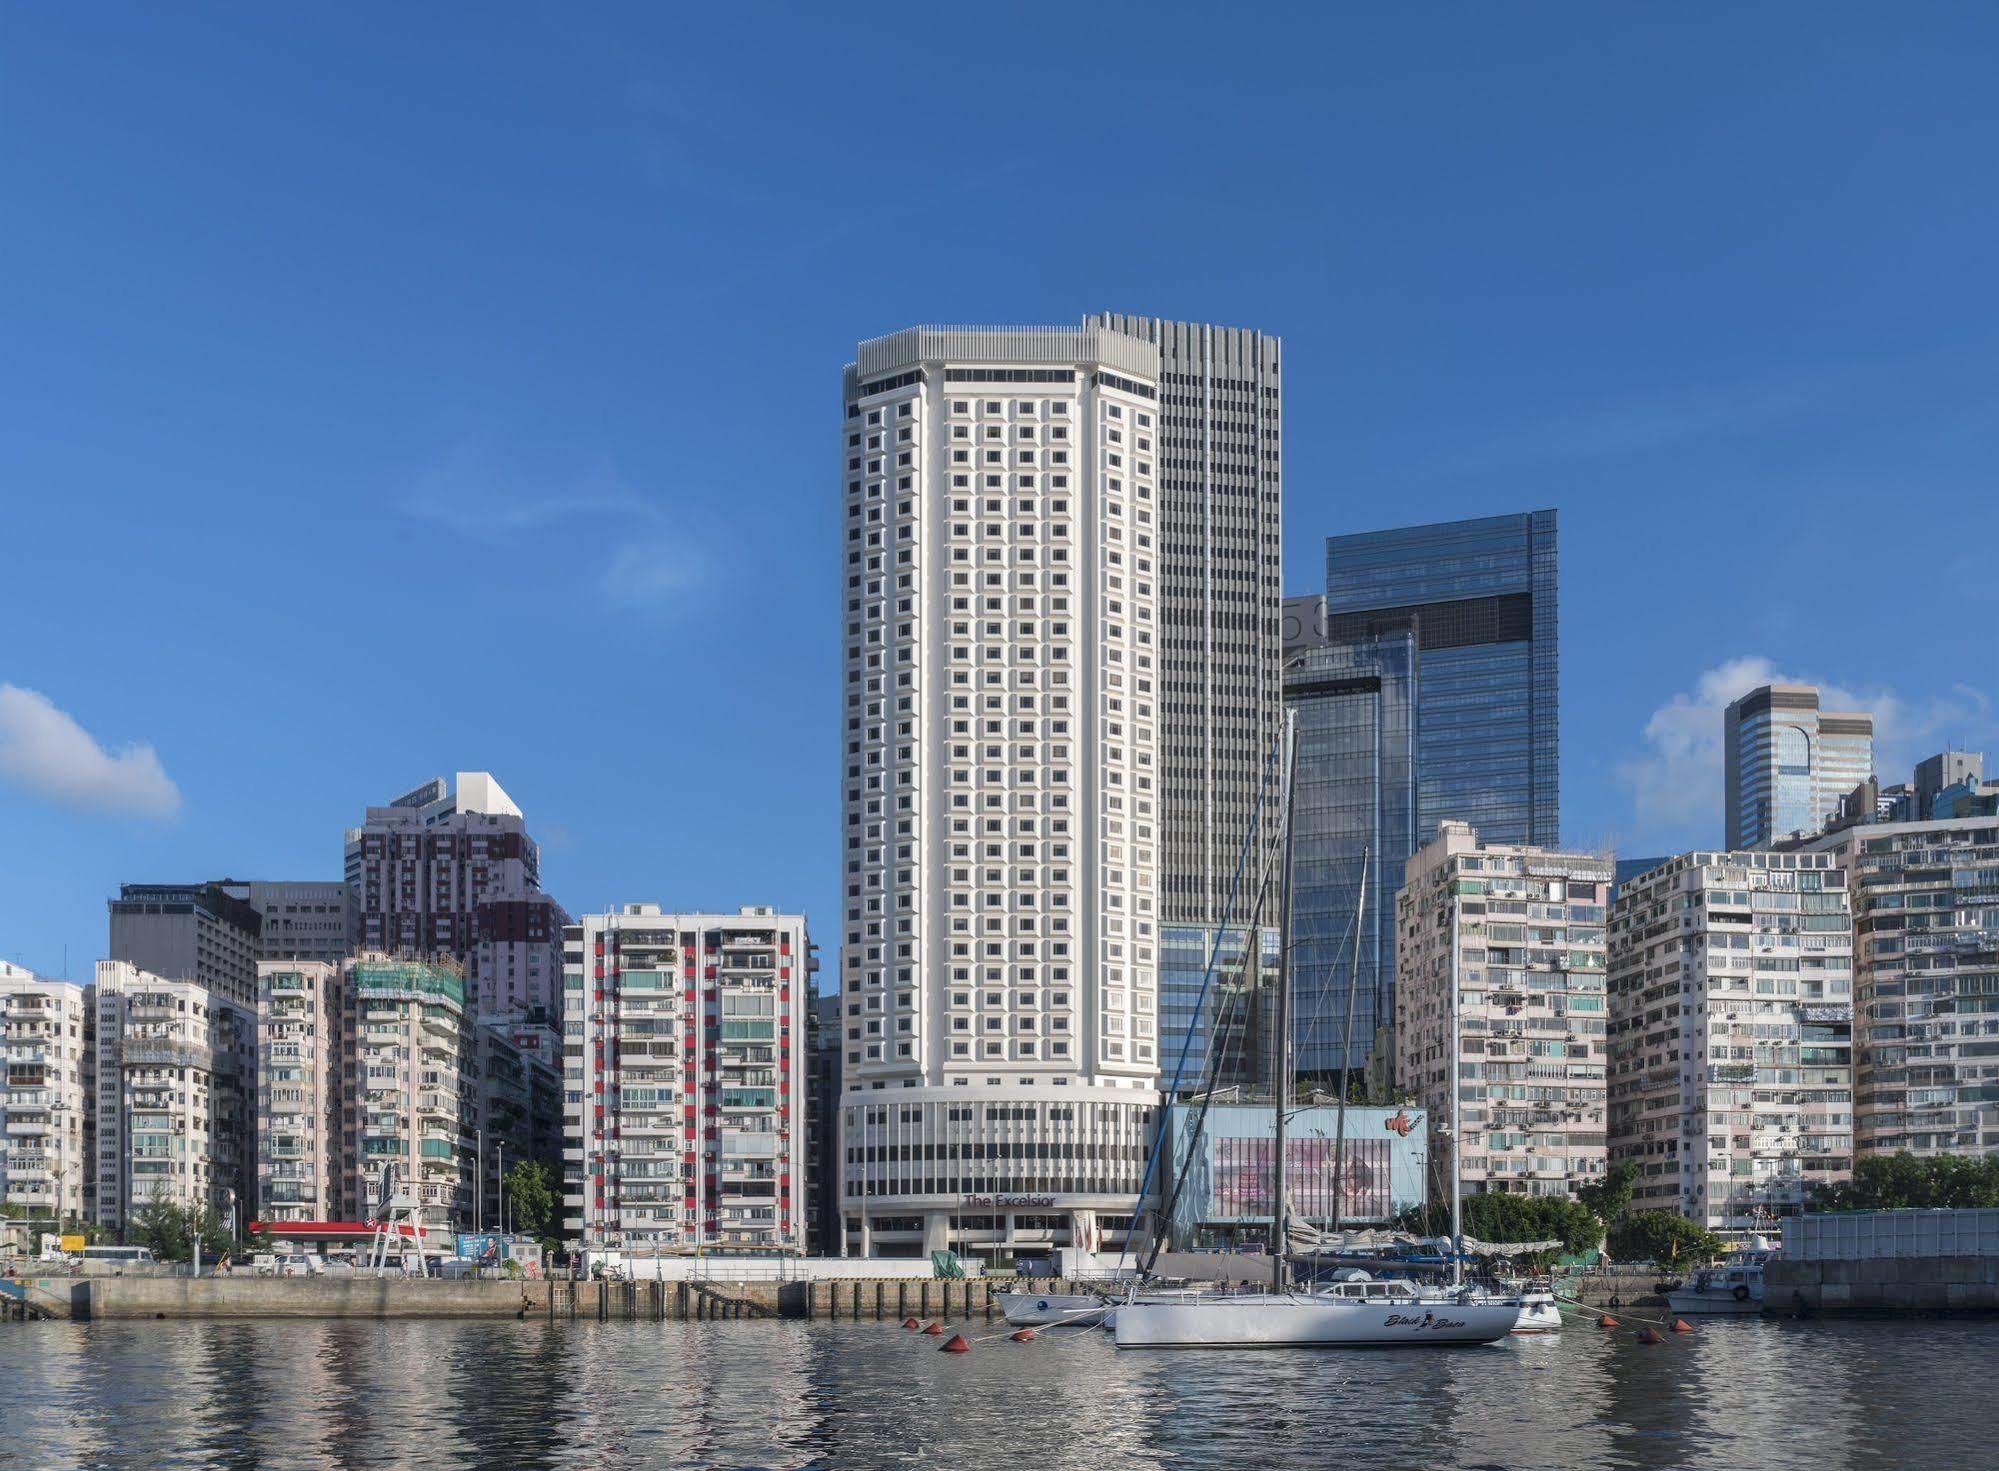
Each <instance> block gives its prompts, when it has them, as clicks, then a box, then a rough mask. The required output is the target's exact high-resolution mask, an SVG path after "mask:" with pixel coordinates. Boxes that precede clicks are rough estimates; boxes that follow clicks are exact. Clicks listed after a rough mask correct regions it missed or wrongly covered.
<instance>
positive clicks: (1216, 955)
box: [1159, 881, 1279, 1096]
mask: <svg viewBox="0 0 1999 1471" xmlns="http://www.w3.org/2000/svg"><path fill="white" fill-rule="evenodd" d="M1271 887H1272V893H1271V895H1270V898H1269V901H1268V903H1267V904H1266V905H1265V917H1266V918H1267V919H1269V920H1270V921H1271V922H1270V923H1268V924H1259V925H1257V926H1256V928H1255V930H1254V931H1253V933H1254V934H1255V935H1256V936H1257V939H1258V943H1257V944H1256V945H1255V946H1254V947H1252V946H1251V945H1250V944H1249V940H1248V937H1249V935H1250V934H1251V933H1252V930H1251V929H1250V927H1249V926H1247V925H1224V926H1208V925H1171V924H1169V925H1161V926H1160V927H1159V1037H1160V1044H1161V1052H1160V1056H1159V1081H1160V1086H1161V1088H1162V1089H1167V1088H1169V1086H1170V1084H1171V1082H1172V1078H1173V1074H1174V1073H1175V1071H1176V1070H1177V1071H1178V1072H1179V1074H1180V1087H1179V1090H1178V1092H1179V1094H1180V1095H1181V1096H1191V1095H1193V1094H1196V1093H1200V1092H1203V1091H1205V1090H1207V1089H1210V1088H1215V1089H1228V1088H1232V1089H1235V1090H1236V1091H1237V1093H1238V1094H1239V1095H1240V1094H1247V1093H1256V1092H1264V1091H1267V1090H1268V1089H1270V1088H1271V1087H1273V1086H1274V1084H1275V1080H1276V1077H1277V1070H1278V1066H1279V1064H1278V1060H1277V1058H1276V1055H1275V1049H1274V1046H1273V1040H1274V1037H1275V1031H1276V1016H1275V1013H1276V999H1277V990H1276V987H1277V982H1278V959H1279V950H1278V935H1277V928H1276V924H1275V920H1276V915H1277V907H1278V895H1277V893H1276V892H1275V891H1276V888H1277V885H1276V883H1275V882H1274V881H1273V883H1272V885H1271ZM1245 917H1247V916H1245ZM1204 987H1205V989H1206V992H1207V999H1206V1000H1205V1001H1203V1000H1202V991H1203V988H1204ZM1183 1048H1184V1051H1185V1053H1186V1058H1185V1062H1184V1063H1183V1062H1182V1060H1181V1053H1182V1050H1183Z"/></svg>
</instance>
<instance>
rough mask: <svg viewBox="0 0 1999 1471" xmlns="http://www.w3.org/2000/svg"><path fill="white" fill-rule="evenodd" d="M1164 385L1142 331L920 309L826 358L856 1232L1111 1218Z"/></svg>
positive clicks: (1141, 832)
mask: <svg viewBox="0 0 1999 1471" xmlns="http://www.w3.org/2000/svg"><path fill="white" fill-rule="evenodd" d="M1159 373H1160V362H1159V348H1158V346H1157V344H1156V343H1153V342H1148V341H1145V340H1143V339H1141V338H1138V337H1134V336H1130V335H1127V334H1125V333H1122V332H1118V331H1114V330H1111V329H1110V328H1108V327H1104V326H1084V327H1080V328H1019V327H1007V328H932V327H916V328H911V329H908V330H906V331H903V332H898V333H894V334H892V335H890V336H887V337H882V338H877V339H874V340H872V341H869V342H865V343H862V344H861V346H860V348H859V351H858V353H857V357H856V361H855V362H854V363H853V364H850V365H849V366H848V368H847V371H846V376H845V383H844V389H845V392H844V399H845V408H846V419H845V423H844V427H843V433H842V440H843V443H842V453H841V465H842V467H843V474H842V486H843V491H844V503H845V511H846V514H845V527H846V534H845V538H844V541H843V548H844V560H843V573H842V575H843V585H842V611H843V628H844V634H845V640H844V647H845V691H844V693H845V708H844V719H843V724H842V729H841V737H840V739H841V758H842V759H841V765H842V771H843V786H842V795H843V826H842V831H841V845H842V848H841V851H842V866H843V877H844V887H845V896H844V897H845V912H844V915H843V920H844V923H843V926H842V934H841V942H842V943H841V951H840V996H841V1008H840V1009H841V1016H840V1018H839V1025H840V1028H841V1031H842V1034H843V1036H842V1065H843V1095H842V1107H841V1131H840V1134H841V1142H840V1146H839V1147H840V1150H841V1158H842V1166H841V1168H842V1177H841V1186H840V1191H841V1214H842V1217H843V1222H844V1229H845V1232H846V1236H847V1244H848V1247H849V1249H850V1250H863V1251H876V1252H883V1253H888V1252H900V1253H909V1254H914V1253H917V1252H920V1251H924V1250H934V1249H937V1248H941V1247H946V1246H951V1245H969V1244H971V1243H972V1242H973V1241H974V1240H975V1239H977V1240H978V1241H979V1242H980V1244H985V1243H992V1244H995V1245H999V1246H1004V1245H1006V1244H1008V1243H1011V1242H1014V1241H1016V1240H1030V1239H1032V1240H1036V1241H1046V1240H1047V1239H1048V1238H1047V1236H1046V1235H1045V1234H1039V1227H1040V1224H1041V1221H1042V1220H1043V1219H1045V1218H1050V1217H1059V1218H1060V1219H1061V1225H1060V1227H1059V1230H1058V1231H1057V1233H1056V1236H1057V1244H1087V1245H1095V1244H1098V1242H1099V1241H1100V1240H1101V1239H1103V1238H1104V1237H1109V1238H1110V1239H1112V1240H1116V1239H1117V1238H1119V1237H1120V1236H1122V1234H1123V1232H1124V1230H1125V1229H1126V1228H1127V1226H1128V1223H1129V1219H1130V1216H1131V1214H1132V1212H1133V1210H1134V1208H1135V1204H1136V1198H1137V1194H1138V1185H1139V1178H1140V1174H1141V1171H1142V1168H1143V1157H1144V1146H1145V1142H1146V1140H1147V1138H1148V1136H1149V1131H1150V1127H1151V1123H1152V1119H1153V1115H1154V1112H1155V1109H1156V1106H1157V1102H1158V1095H1157V1093H1156V1091H1155V1090H1156V1084H1157V1080H1158V1074H1159V1062H1160V1059H1159V1040H1158V1030H1157V1028H1158V1015H1157V967H1158V945H1159V935H1158V924H1159V909H1158V905H1159V895H1158V875H1159V871H1160V845H1161V833H1160V793H1159V781H1158V776H1159V737H1158V727H1159V716H1160V710H1159V704H1160V694H1161V692H1160V689H1159V683H1160V671H1159V645H1158V632H1157V630H1158V619H1157V608H1158V601H1159V590H1158V588H1159V580H1160V572H1159V565H1158V563H1159V553H1158V538H1159V533H1160V518H1159V507H1158V491H1157V485H1158V478H1157V471H1156V465H1157V461H1158V447H1157V441H1158V438H1159V433H1160V424H1159V414H1160V404H1159ZM1016 1206H1017V1207H1018V1208H1019V1210H1020V1211H1022V1212H1023V1213H1025V1214H1028V1215H1031V1216H1033V1217H1035V1218H1037V1220H1036V1230H1037V1234H1036V1235H1035V1236H1034V1237H1031V1238H1030V1237H1028V1236H1024V1235H1022V1234H1020V1232H1019V1231H1017V1230H1016V1227H1017V1226H1018V1224H1019V1223H1018V1222H1016V1221H1014V1220H1012V1219H1011V1217H1012V1215H1013V1212H1014V1211H1015V1209H1016ZM959 1217H974V1218H977V1219H978V1221H979V1223H980V1224H979V1225H978V1226H976V1227H974V1226H971V1225H968V1224H966V1222H965V1221H964V1220H960V1219H954V1218H959ZM995 1219H996V1220H998V1222H999V1223H1000V1224H999V1225H998V1227H997V1228H994V1227H993V1226H992V1225H991V1224H990V1223H991V1222H992V1221H994V1220H995Z"/></svg>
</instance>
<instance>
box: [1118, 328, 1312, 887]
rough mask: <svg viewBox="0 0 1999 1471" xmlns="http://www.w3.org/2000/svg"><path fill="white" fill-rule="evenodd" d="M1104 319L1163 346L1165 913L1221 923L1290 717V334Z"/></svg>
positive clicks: (1161, 691) (1162, 803)
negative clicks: (1283, 338) (1285, 368)
mask: <svg viewBox="0 0 1999 1471" xmlns="http://www.w3.org/2000/svg"><path fill="white" fill-rule="evenodd" d="M1089 320H1090V323H1091V324H1092V325H1096V326H1102V327H1108V328H1110V329H1111V330H1113V331H1117V332H1122V333H1125V334H1126V335H1128V336H1131V337H1136V338H1139V339H1141V340H1143V341H1146V342H1151V343H1156V344H1157V345H1158V348H1159V435H1158V454H1159V489H1158V494H1159V594H1158V597H1159V694H1160V699H1159V717H1160V718H1159V766H1160V824H1159V831H1160V851H1159V911H1160V913H1159V917H1160V923H1161V924H1164V925H1202V926H1213V925H1218V924H1220V923H1222V920H1223V915H1224V911H1225V910H1226V908H1227V905H1228V897H1229V885H1230V880H1231V877H1232V875H1233V874H1234V871H1235V867H1236V859H1237V855H1238V854H1239V853H1241V851H1242V849H1243V843H1244V840H1245V838H1246V837H1247V836H1248V835H1249V828H1250V822H1251V814H1252V812H1253V811H1254V810H1255V807H1256V796H1257V790H1258V787H1259V786H1260V784H1261V782H1262V780H1263V773H1264V766H1265V762H1266V759H1267V757H1268V755H1269V753H1270V751H1271V749H1272V747H1273V745H1274V744H1275V742H1276V740H1277V738H1278V734H1279V732H1280V731H1281V729H1282V728H1283V723H1284V696H1283V690H1282V687H1281V682H1280V676H1279V669H1280V666H1281V664H1282V659H1283V635H1282V628H1281V607H1282V603H1283V593H1282V590H1281V589H1282V581H1281V578H1282V568H1283V555H1282V554H1283V527H1282V520H1283V509H1284V503H1283V475H1284V463H1283V449H1284V440H1283V415H1284V396H1283V379H1282V376H1281V374H1282V356H1283V354H1282V344H1281V342H1280V341H1279V340H1278V339H1277V338H1275V337H1271V336H1266V335H1265V334H1264V333H1262V332H1257V331H1253V330H1250V329H1247V328H1241V327H1214V326H1209V325H1207V324H1206V323H1202V322H1169V321H1165V320H1163V319H1161V318H1158V317H1137V316H1126V315H1123V314H1122V313H1115V312H1105V313H1102V314H1099V315H1097V316H1094V317H1092V318H1090V319H1089ZM1274 807H1275V803H1272V804H1271V808H1272V809H1274ZM1266 816H1268V814H1266ZM1265 825H1266V826H1268V824H1267V823H1266V824H1265ZM1245 887H1247V882H1246V883H1245ZM1247 910H1248V900H1247V898H1241V899H1238V901H1237V905H1236V913H1235V914H1234V916H1233V919H1234V922H1236V923H1241V921H1242V917H1243V915H1244V914H1246V913H1247Z"/></svg>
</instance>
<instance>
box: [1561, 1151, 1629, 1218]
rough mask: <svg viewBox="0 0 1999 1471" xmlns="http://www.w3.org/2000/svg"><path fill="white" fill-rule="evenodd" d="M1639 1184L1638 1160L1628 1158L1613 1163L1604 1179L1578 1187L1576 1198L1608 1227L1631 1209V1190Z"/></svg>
mask: <svg viewBox="0 0 1999 1471" xmlns="http://www.w3.org/2000/svg"><path fill="white" fill-rule="evenodd" d="M1637 1184H1638V1165H1637V1162H1636V1161H1634V1160H1628V1159H1627V1160H1624V1161H1623V1162H1621V1163H1619V1164H1615V1165H1612V1166H1611V1167H1610V1169H1609V1170H1608V1171H1607V1172H1605V1174H1604V1177H1603V1179H1601V1180H1600V1181H1597V1182H1596V1183H1595V1184H1592V1185H1583V1186H1580V1187H1578V1188H1577V1190H1576V1199H1577V1200H1579V1201H1581V1202H1582V1203H1583V1205H1584V1206H1585V1207H1587V1208H1588V1210H1589V1212H1590V1214H1592V1215H1594V1216H1595V1217H1596V1218H1597V1219H1598V1220H1599V1221H1601V1222H1603V1224H1604V1225H1605V1226H1606V1227H1608V1226H1612V1225H1615V1224H1616V1223H1617V1221H1618V1220H1619V1219H1621V1218H1622V1217H1623V1215H1624V1213H1625V1212H1626V1211H1628V1210H1630V1209H1631V1192H1632V1190H1633V1189H1634V1188H1635V1187H1636V1185H1637Z"/></svg>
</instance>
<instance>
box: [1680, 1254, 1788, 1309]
mask: <svg viewBox="0 0 1999 1471" xmlns="http://www.w3.org/2000/svg"><path fill="white" fill-rule="evenodd" d="M1769 1259H1770V1254H1769V1253H1768V1252H1767V1251H1738V1252H1734V1253H1731V1254H1730V1255H1729V1256H1727V1257H1725V1258H1723V1260H1722V1263H1721V1265H1720V1266H1718V1267H1704V1268H1702V1269H1701V1270H1700V1271H1698V1272H1695V1273H1694V1274H1693V1276H1691V1277H1689V1278H1688V1279H1687V1280H1686V1281H1685V1282H1683V1283H1681V1284H1680V1286H1678V1287H1676V1288H1675V1289H1673V1290H1672V1291H1671V1292H1668V1293H1667V1294H1666V1305H1667V1306H1668V1307H1670V1308H1672V1310H1673V1311H1674V1312H1676V1313H1681V1314H1685V1313H1760V1312H1762V1311H1763V1264H1764V1263H1765V1262H1767V1261H1768V1260H1769Z"/></svg>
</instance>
